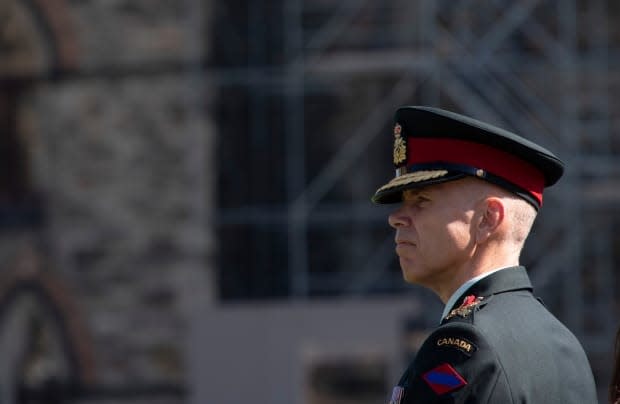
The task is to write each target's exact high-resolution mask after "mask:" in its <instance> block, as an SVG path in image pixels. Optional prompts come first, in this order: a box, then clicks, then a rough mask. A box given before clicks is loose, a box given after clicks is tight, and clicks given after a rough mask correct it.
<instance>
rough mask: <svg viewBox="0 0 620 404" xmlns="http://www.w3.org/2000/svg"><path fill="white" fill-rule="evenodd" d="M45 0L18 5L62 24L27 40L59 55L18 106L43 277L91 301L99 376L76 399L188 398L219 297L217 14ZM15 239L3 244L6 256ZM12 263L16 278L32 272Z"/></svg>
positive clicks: (34, 244)
mask: <svg viewBox="0 0 620 404" xmlns="http://www.w3.org/2000/svg"><path fill="white" fill-rule="evenodd" d="M38 3H39V2H37V1H34V2H32V5H31V6H25V5H19V6H17V8H15V10H18V11H19V16H20V18H24V16H28V15H30V18H32V21H35V17H34V16H35V14H36V13H39V14H40V15H39V17H38V18H42V19H41V20H38V21H39V23H40V24H39V28H41V25H46V27H47V28H46V29H48V30H52V32H48V36H45V35H41V34H40V32H38V33H34V34H32V35H30V36H29V39H32V38H33V37H34V38H37V37H38V38H39V39H40V40H41V41H44V42H45V43H44V44H43V46H42V48H45V47H47V48H45V49H46V50H45V52H47V53H48V54H46V55H45V56H46V57H41V55H40V54H39V55H37V54H33V56H32V57H33V58H34V57H37V56H38V59H37V60H41V59H45V60H48V61H49V64H48V65H47V66H43V67H39V68H38V69H39V71H37V72H35V73H33V76H32V77H28V78H27V83H26V84H24V88H25V91H23V92H22V95H21V97H20V98H19V106H18V108H17V111H18V117H17V130H18V132H19V133H18V135H19V138H20V139H21V140H22V141H23V143H24V144H25V145H26V150H27V155H28V157H29V161H30V165H29V172H30V174H31V177H32V178H31V179H32V183H33V184H34V185H33V188H34V190H35V191H36V193H37V194H38V195H40V196H41V201H42V210H43V211H44V212H45V217H46V220H45V221H44V224H42V225H41V226H39V227H37V228H36V229H30V230H27V231H26V233H29V235H28V236H26V237H25V240H26V241H25V243H26V244H27V245H29V248H30V250H32V253H31V254H32V255H34V256H36V257H38V259H39V261H40V263H39V264H38V265H37V266H36V268H34V269H33V270H32V271H34V272H35V273H38V274H46V276H47V275H49V276H51V277H53V278H54V279H56V280H58V281H59V282H61V283H62V284H63V285H64V286H65V289H64V290H66V293H67V294H70V295H71V296H70V298H71V300H72V301H74V302H76V305H77V306H78V307H79V316H81V318H80V321H81V324H83V326H84V330H85V333H84V334H83V335H82V336H81V338H83V339H84V341H82V343H83V344H87V345H88V350H89V352H91V353H92V369H90V371H92V374H91V375H90V376H89V378H88V380H87V383H85V382H84V380H85V379H82V383H81V384H82V385H81V386H80V387H79V389H78V390H76V391H77V392H73V393H72V394H73V395H77V396H78V397H82V398H81V399H80V400H82V401H89V400H90V401H92V402H97V403H98V402H107V401H109V402H114V403H141V402H150V403H152V402H158V403H159V402H162V403H164V402H165V403H177V402H179V403H180V402H183V401H184V397H185V394H186V390H187V385H186V379H187V368H186V350H185V347H186V345H185V342H186V340H187V338H188V332H189V330H190V327H191V322H192V318H193V316H194V315H195V313H194V312H193V310H192V308H193V307H194V304H195V303H196V301H197V299H199V300H202V299H208V298H209V295H210V293H211V290H210V287H209V283H208V280H209V273H210V270H209V265H208V263H209V256H210V254H211V250H212V243H213V240H212V238H211V235H210V233H209V232H208V231H207V228H206V225H205V218H206V214H207V213H208V211H209V206H210V203H209V196H208V194H207V193H208V189H209V188H210V181H211V178H210V177H209V174H208V173H209V171H210V170H208V166H209V164H211V162H212V161H213V159H212V158H211V156H210V155H209V154H208V150H210V144H211V142H212V138H213V133H212V131H211V130H210V126H209V117H208V116H207V115H206V113H205V112H206V111H205V110H204V105H205V102H206V97H205V94H207V93H208V91H207V86H206V83H205V82H204V81H203V78H202V77H200V76H198V75H195V74H193V73H192V71H193V70H192V63H194V62H199V61H201V60H202V59H204V52H205V50H206V46H203V44H204V43H205V42H206V38H205V36H204V31H203V30H202V21H203V18H204V17H205V15H206V12H207V11H208V10H206V9H205V8H204V4H202V3H204V2H198V1H196V2H194V1H182V2H168V1H112V2H110V1H88V2H71V1H61V0H56V1H52V2H47V3H54V4H55V7H47V6H49V4H47V6H46V7H39V8H37V7H38ZM41 3H46V2H41ZM15 4H18V3H15ZM35 12H36V13H35ZM46 13H47V14H46ZM52 14H53V15H52ZM46 18H47V20H46ZM41 21H47V23H45V24H41ZM52 21H56V25H54V24H53V23H51V22H52ZM58 21H63V22H64V24H65V25H63V26H62V27H60V28H59V27H58V24H57V22H58ZM33 26H36V24H33ZM55 27H56V28H55ZM54 29H58V31H57V32H53V30H54ZM42 31H44V30H42ZM61 31H62V32H61ZM67 33H71V34H72V35H71V36H70V37H69V36H67V35H68V34H67ZM67 40H70V41H72V42H73V43H72V46H71V47H67V46H64V47H63V46H61V45H60V44H58V43H57V44H56V46H55V47H54V46H53V45H51V44H53V43H54V41H67ZM54 48H56V49H61V48H62V49H72V50H74V51H75V52H76V53H75V54H74V55H73V56H72V57H73V58H74V61H75V65H74V66H72V68H71V69H64V70H63V66H59V65H54V60H55V58H54V57H53V55H52V57H50V54H53V52H54ZM56 61H57V58H56ZM7 65H8V63H7ZM37 66H40V62H38V64H37ZM0 71H2V70H0ZM9 73H10V72H9ZM9 76H10V74H9ZM21 79H23V78H20V80H21ZM9 240H11V237H10V234H8V235H7V237H6V241H4V242H3V241H2V239H0V250H1V251H5V250H6V251H5V252H6V254H5V255H6V256H7V257H11V254H15V251H14V248H13V247H12V246H13V244H15V243H12V244H11V243H8V241H9ZM7 243H8V244H7ZM5 245H6V246H7V248H6V249H5V248H3V246H5ZM0 258H3V257H0ZM4 262H5V263H6V262H9V264H6V265H5V267H4V273H5V274H8V273H19V272H20V271H22V270H21V269H19V268H18V267H17V266H16V265H12V264H10V262H12V261H10V260H8V258H7V260H4ZM29 279H31V280H33V281H34V282H40V280H41V277H40V276H36V275H33V276H30V278H29ZM63 315H65V316H68V317H70V316H76V315H78V314H76V313H73V312H64V313H63ZM59 321H60V323H62V319H60V320H59ZM61 334H62V333H61ZM82 371H84V370H83V369H82ZM78 376H79V375H78ZM18 377H19V376H17V375H15V377H14V378H18ZM4 380H10V377H9V378H5V379H4ZM9 383H10V382H9ZM8 388H11V386H9V387H8ZM106 397H110V398H109V399H106ZM82 401H80V402H82ZM90 401H89V402H90Z"/></svg>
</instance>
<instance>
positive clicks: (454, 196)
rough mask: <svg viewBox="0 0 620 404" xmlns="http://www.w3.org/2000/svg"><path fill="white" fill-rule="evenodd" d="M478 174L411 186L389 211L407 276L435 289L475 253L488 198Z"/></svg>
mask: <svg viewBox="0 0 620 404" xmlns="http://www.w3.org/2000/svg"><path fill="white" fill-rule="evenodd" d="M474 181H478V180H475V179H467V178H466V179H460V180H456V181H449V182H445V183H440V184H434V185H429V186H425V187H423V188H420V189H411V190H406V191H404V193H403V201H402V203H401V205H400V207H399V208H398V209H396V210H395V211H394V212H393V213H392V214H390V216H389V223H390V226H392V227H393V228H394V229H395V231H396V235H395V241H396V254H397V255H398V259H399V262H400V266H401V269H402V272H403V277H404V278H405V280H406V281H407V282H411V283H417V284H421V285H423V286H427V287H430V288H431V289H432V288H433V287H434V285H436V284H441V283H443V282H445V281H446V280H447V279H449V278H450V277H452V276H453V275H454V274H455V273H456V272H457V271H459V270H460V269H461V268H462V267H463V266H464V265H466V263H467V262H468V261H469V260H470V259H471V257H472V254H473V250H474V245H475V243H474V234H473V226H472V223H473V221H474V220H475V218H476V205H477V202H478V201H479V200H480V199H481V198H482V196H480V195H479V194H476V192H475V188H476V187H475V185H476V183H475V182H474Z"/></svg>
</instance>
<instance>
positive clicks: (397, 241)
mask: <svg viewBox="0 0 620 404" xmlns="http://www.w3.org/2000/svg"><path fill="white" fill-rule="evenodd" d="M395 242H396V246H397V247H398V246H401V245H410V246H415V243H412V242H411V241H409V240H400V239H396V240H395Z"/></svg>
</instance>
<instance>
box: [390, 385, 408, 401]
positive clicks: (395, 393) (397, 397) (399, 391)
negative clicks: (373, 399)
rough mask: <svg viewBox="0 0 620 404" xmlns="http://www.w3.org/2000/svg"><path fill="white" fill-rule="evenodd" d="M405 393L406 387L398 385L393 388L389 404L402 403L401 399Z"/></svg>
mask: <svg viewBox="0 0 620 404" xmlns="http://www.w3.org/2000/svg"><path fill="white" fill-rule="evenodd" d="M404 393H405V389H404V388H402V387H400V386H396V387H394V389H393V390H392V398H390V402H389V403H388V404H400V401H401V400H402V399H403V394H404Z"/></svg>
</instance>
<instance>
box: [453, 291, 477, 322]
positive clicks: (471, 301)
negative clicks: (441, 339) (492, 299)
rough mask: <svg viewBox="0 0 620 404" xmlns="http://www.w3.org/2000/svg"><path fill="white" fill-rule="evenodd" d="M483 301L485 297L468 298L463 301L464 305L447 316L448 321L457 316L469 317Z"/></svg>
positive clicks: (472, 296) (470, 296) (471, 296)
mask: <svg viewBox="0 0 620 404" xmlns="http://www.w3.org/2000/svg"><path fill="white" fill-rule="evenodd" d="M482 299H484V297H481V296H478V297H476V296H474V295H469V296H466V297H465V299H463V304H461V305H460V306H459V307H457V308H456V309H454V310H452V311H451V312H450V314H448V315H447V316H446V320H449V319H451V318H452V317H455V316H459V317H463V318H464V317H467V316H469V315H470V314H471V312H472V311H474V309H475V308H476V307H478V305H479V304H480V302H481V301H482Z"/></svg>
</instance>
